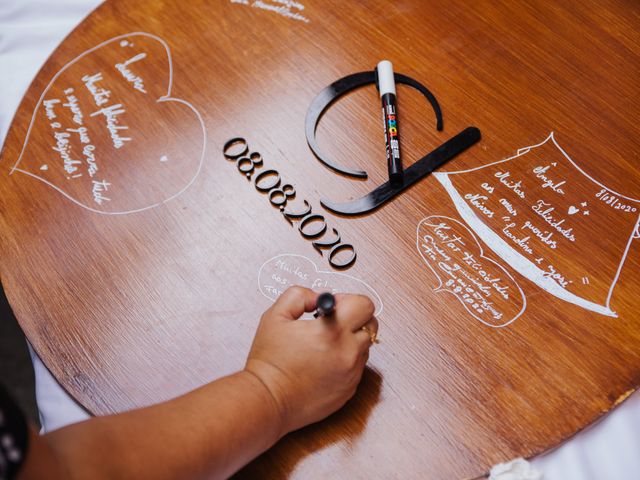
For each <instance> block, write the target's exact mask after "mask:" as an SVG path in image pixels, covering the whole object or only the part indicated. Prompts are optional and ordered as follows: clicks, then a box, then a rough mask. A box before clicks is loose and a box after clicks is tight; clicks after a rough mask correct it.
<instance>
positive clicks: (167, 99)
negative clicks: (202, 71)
mask: <svg viewBox="0 0 640 480" xmlns="http://www.w3.org/2000/svg"><path fill="white" fill-rule="evenodd" d="M135 36H143V37H149V38H151V39H153V40H156V41H158V42H160V44H162V46H163V47H164V49H165V51H166V52H167V61H168V62H169V85H168V87H167V94H166V95H163V96H162V97H159V98H158V99H157V100H156V103H162V102H178V103H181V104H183V105H186V106H187V107H189V108H190V109H191V110H192V111H193V113H194V114H195V115H196V117H197V119H198V121H199V122H200V126H201V128H202V153H201V154H200V162H199V164H198V168H197V169H196V172H195V173H194V175H193V177H192V178H191V180H189V182H187V184H186V185H185V186H184V187H183V188H182V189H181V190H180V191H178V192H177V193H174V194H173V195H171V196H170V197H168V198H166V199H164V200H163V201H161V202H158V203H154V204H153V205H148V206H146V207H142V208H137V209H134V210H125V211H121V212H105V211H102V210H97V209H95V208H91V207H89V206H88V205H85V204H84V203H82V202H80V201H78V200H77V199H75V198H73V197H72V196H71V195H69V194H68V193H67V192H65V191H64V190H62V188H60V187H58V186H56V185H54V184H53V183H51V182H49V181H47V180H45V179H44V178H41V177H39V176H38V175H36V174H34V173H31V172H28V171H26V170H22V169H20V168H18V164H19V163H20V161H21V160H22V156H23V155H24V152H25V150H26V148H27V145H28V143H29V136H30V135H31V128H32V127H33V124H34V121H35V118H36V113H37V112H38V110H39V109H40V105H42V101H43V99H44V97H45V95H46V94H47V92H48V91H49V89H50V88H51V86H52V85H53V84H54V83H55V81H56V80H57V79H58V77H59V76H60V75H61V74H62V73H63V72H64V71H65V70H67V69H68V68H69V67H71V66H72V65H73V64H74V63H76V62H78V61H79V60H80V59H81V58H83V57H85V56H86V55H89V54H90V53H92V52H94V51H96V50H98V49H100V48H102V47H104V46H105V45H108V44H110V43H113V42H115V41H118V40H120V39H125V38H130V37H135ZM172 85H173V61H172V59H171V50H170V49H169V45H167V42H165V41H164V40H163V39H162V38H160V37H158V36H156V35H153V34H151V33H147V32H131V33H126V34H124V35H118V36H117V37H113V38H110V39H109V40H106V41H104V42H102V43H100V44H99V45H96V46H95V47H93V48H90V49H89V50H85V51H84V52H82V53H81V54H80V55H78V56H77V57H75V58H74V59H73V60H71V61H70V62H68V63H67V64H65V65H64V66H63V67H62V68H61V69H60V70H59V71H58V72H57V73H56V74H55V75H54V76H53V78H52V79H51V81H50V82H49V83H48V84H47V87H46V88H45V89H44V91H43V92H42V95H41V96H40V99H39V100H38V103H37V104H36V106H35V108H34V110H33V115H32V116H31V122H30V123H29V128H28V130H27V135H26V137H25V139H24V144H23V145H22V151H21V152H20V156H19V157H18V160H17V161H16V163H15V165H14V166H13V168H12V169H11V171H10V172H9V175H11V174H13V172H14V171H18V172H21V173H24V174H25V175H29V176H30V177H33V178H36V179H38V180H40V181H41V182H43V183H46V184H47V185H49V186H50V187H51V188H53V189H55V190H57V191H58V192H60V193H61V194H62V195H64V196H65V197H67V198H68V199H69V200H71V201H72V202H73V203H75V204H77V205H79V206H81V207H82V208H85V209H87V210H89V211H91V212H95V213H100V214H103V215H125V214H128V213H136V212H142V211H144V210H149V209H151V208H154V207H157V206H158V205H162V204H163V203H166V202H168V201H169V200H173V199H174V198H176V197H177V196H178V195H180V194H182V193H183V192H184V191H185V190H186V189H187V188H189V187H190V186H191V185H192V184H193V182H194V181H195V179H196V178H197V177H198V175H199V174H200V171H201V170H202V164H203V163H204V155H205V149H206V145H207V129H206V127H205V125H204V121H203V120H202V116H201V115H200V112H199V111H198V110H197V109H196V108H195V107H194V106H193V105H192V104H191V103H189V102H187V101H186V100H183V99H181V98H174V97H171V96H170V95H171V87H172Z"/></svg>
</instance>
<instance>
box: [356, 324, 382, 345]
mask: <svg viewBox="0 0 640 480" xmlns="http://www.w3.org/2000/svg"><path fill="white" fill-rule="evenodd" d="M360 330H364V331H365V332H367V333H368V334H369V338H370V339H371V344H372V345H373V344H374V343H380V340H378V332H374V331H372V330H369V329H368V328H367V327H360Z"/></svg>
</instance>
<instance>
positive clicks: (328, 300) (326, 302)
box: [316, 292, 336, 317]
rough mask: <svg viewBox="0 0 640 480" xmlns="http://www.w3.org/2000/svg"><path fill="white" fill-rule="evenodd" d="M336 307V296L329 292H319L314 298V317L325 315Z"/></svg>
mask: <svg viewBox="0 0 640 480" xmlns="http://www.w3.org/2000/svg"><path fill="white" fill-rule="evenodd" d="M335 308H336V297H334V296H333V295H332V294H331V293H329V292H325V293H321V294H320V295H319V296H318V300H316V317H317V316H322V317H326V316H329V315H331V314H332V313H333V311H334V309H335Z"/></svg>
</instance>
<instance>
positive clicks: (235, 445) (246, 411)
mask: <svg viewBox="0 0 640 480" xmlns="http://www.w3.org/2000/svg"><path fill="white" fill-rule="evenodd" d="M281 417H282V414H281V412H280V411H279V409H278V405H277V404H276V402H275V400H274V398H273V397H272V396H271V394H270V392H269V390H268V389H267V388H266V387H265V385H264V384H263V383H262V381H261V380H260V379H259V378H258V377H256V376H255V375H253V374H251V373H249V372H247V371H243V372H240V373H237V374H234V375H230V376H228V377H224V378H221V379H219V380H216V381H215V382H212V383H210V384H208V385H205V386H204V387H201V388H199V389H197V390H195V391H193V392H190V393H188V394H186V395H184V396H181V397H178V398H176V399H174V400H171V401H168V402H164V403H161V404H158V405H155V406H152V407H148V408H144V409H140V410H134V411H131V412H128V413H124V414H120V415H113V416H107V417H96V418H92V419H90V420H87V421H85V422H82V423H79V424H75V425H71V426H69V427H66V428H63V429H60V430H57V431H55V432H52V433H50V434H47V435H45V436H43V437H41V439H40V441H43V442H45V443H46V445H45V448H48V449H50V450H51V452H52V454H53V457H55V459H56V461H55V462H53V461H52V462H51V467H52V469H55V470H61V472H60V473H61V476H63V477H65V478H137V479H142V478H153V479H174V478H227V477H228V476H229V475H231V474H232V473H234V472H235V471H237V470H238V469H240V468H241V467H242V466H243V465H245V464H246V463H248V462H249V461H250V460H251V459H253V458H255V457H256V456H258V455H259V454H260V453H262V452H264V451H265V450H267V449H268V448H269V447H271V446H272V445H273V444H274V443H275V442H276V441H277V440H278V439H279V438H280V436H281V435H283V434H284V433H285V432H283V431H282V425H283V422H282V418H281ZM25 473H26V472H25ZM25 478H28V477H25Z"/></svg>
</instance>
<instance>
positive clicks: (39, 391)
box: [27, 342, 91, 433]
mask: <svg viewBox="0 0 640 480" xmlns="http://www.w3.org/2000/svg"><path fill="white" fill-rule="evenodd" d="M27 346H28V347H29V354H30V355H31V360H32V362H33V371H34V372H35V377H36V403H37V404H38V415H39V417H40V426H41V428H40V432H41V433H46V432H52V431H53V430H57V429H58V428H62V427H64V426H65V425H71V424H72V423H78V422H81V421H82V420H86V419H87V418H89V417H90V416H91V415H90V414H89V412H87V411H86V410H85V409H84V408H83V407H82V405H80V404H79V403H77V402H76V401H75V400H74V399H73V398H71V397H70V396H69V394H68V393H67V392H66V391H65V390H64V389H63V388H62V386H60V384H59V383H58V381H57V380H56V379H55V378H54V377H53V375H51V372H50V371H49V370H48V369H47V367H45V366H44V364H43V363H42V360H40V357H38V354H37V353H36V352H34V351H33V348H31V344H29V342H27Z"/></svg>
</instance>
